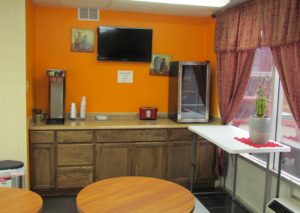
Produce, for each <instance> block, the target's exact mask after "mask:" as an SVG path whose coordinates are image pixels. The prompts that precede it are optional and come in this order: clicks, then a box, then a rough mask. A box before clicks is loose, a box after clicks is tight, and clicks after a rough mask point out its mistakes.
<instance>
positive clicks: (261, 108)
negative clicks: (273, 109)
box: [249, 86, 271, 144]
mask: <svg viewBox="0 0 300 213" xmlns="http://www.w3.org/2000/svg"><path fill="white" fill-rule="evenodd" d="M256 95H257V97H256V101H255V110H256V115H253V116H250V118H249V134H250V139H251V140H252V142H253V143H259V144H263V143H266V142H268V140H269V139H270V134H271V118H270V117H268V116H266V109H267V98H266V96H265V90H264V89H263V88H262V87H261V86H259V87H258V89H257V92H256Z"/></svg>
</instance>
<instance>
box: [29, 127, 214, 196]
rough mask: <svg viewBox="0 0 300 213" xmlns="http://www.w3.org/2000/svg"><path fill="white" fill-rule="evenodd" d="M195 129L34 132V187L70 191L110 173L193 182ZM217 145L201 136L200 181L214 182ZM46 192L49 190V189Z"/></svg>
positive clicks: (31, 161)
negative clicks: (192, 130) (193, 130)
mask: <svg viewBox="0 0 300 213" xmlns="http://www.w3.org/2000/svg"><path fill="white" fill-rule="evenodd" d="M192 140H193V134H192V132H190V131H189V130H187V129H186V128H174V129H103V130H53V131H48V130H47V131H35V130H33V131H30V175H31V188H32V189H33V190H35V191H38V192H39V191H43V192H45V191H47V190H48V191H49V192H52V191H54V192H55V193H56V194H59V192H66V191H68V190H70V191H71V190H79V189H81V188H82V187H84V186H86V185H88V184H90V183H92V182H94V181H97V180H101V179H105V178H110V177H118V176H130V175H133V176H148V177H155V178H162V179H169V180H171V181H174V182H176V183H179V184H181V185H184V186H186V187H188V186H189V185H190V180H191V175H192ZM214 151H215V149H214V145H212V144H211V143H208V142H206V141H205V140H203V139H201V138H200V139H199V140H198V142H197V146H196V174H195V177H196V179H195V182H196V184H198V185H199V184H200V186H201V184H202V183H204V185H203V186H207V183H210V184H213V183H214ZM44 194H47V193H44Z"/></svg>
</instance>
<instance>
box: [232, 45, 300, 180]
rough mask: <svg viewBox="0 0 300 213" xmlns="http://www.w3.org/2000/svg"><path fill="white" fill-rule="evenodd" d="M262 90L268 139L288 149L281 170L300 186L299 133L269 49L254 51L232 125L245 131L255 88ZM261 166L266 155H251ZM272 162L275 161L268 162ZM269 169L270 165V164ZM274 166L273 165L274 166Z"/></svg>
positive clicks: (253, 109)
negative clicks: (269, 126) (269, 127)
mask: <svg viewBox="0 0 300 213" xmlns="http://www.w3.org/2000/svg"><path fill="white" fill-rule="evenodd" d="M259 85H260V86H263V87H264V88H265V90H266V94H265V95H266V97H267V99H268V106H267V114H268V115H269V116H272V121H273V124H272V135H271V139H273V140H276V141H278V142H281V143H284V144H286V145H288V146H290V147H291V149H292V151H291V152H290V153H284V154H283V166H282V170H283V171H285V172H286V173H288V174H290V175H292V176H293V178H294V179H296V180H297V181H298V182H300V130H299V129H298V128H297V125H296V123H295V120H294V118H293V115H292V113H291V111H290V108H289V105H288V103H287V100H286V97H285V96H284V94H283V89H282V87H281V86H280V81H279V77H278V74H277V71H276V67H275V65H274V62H273V59H272V53H271V50H270V49H269V48H259V49H257V50H256V53H255V57H254V62H253V65H252V70H251V75H250V79H249V82H248V85H247V89H246V92H245V95H244V99H243V102H242V104H241V107H240V109H239V112H238V113H237V115H236V116H235V118H234V119H233V120H232V125H234V126H237V127H239V128H242V129H245V130H248V118H249V116H250V115H254V114H255V97H256V89H257V86H259ZM252 155H253V156H254V157H256V158H257V159H258V160H259V161H261V162H266V161H267V154H252ZM271 159H276V158H271ZM270 165H273V163H272V162H271V163H270ZM275 165H277V164H275Z"/></svg>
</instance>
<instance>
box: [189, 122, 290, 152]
mask: <svg viewBox="0 0 300 213" xmlns="http://www.w3.org/2000/svg"><path fill="white" fill-rule="evenodd" d="M188 129H189V130H190V131H192V132H194V133H196V134H198V135H200V136H201V137H203V138H205V139H207V140H208V141H210V142H212V143H214V144H215V145H217V146H218V147H220V148H221V149H223V150H224V151H226V152H228V153H231V154H239V153H270V152H290V151H291V148H290V147H289V146H286V145H284V144H281V143H277V142H275V141H272V142H273V143H276V144H279V145H280V147H260V148H256V147H253V146H249V145H247V144H244V143H242V142H239V141H237V140H236V139H234V138H235V137H238V138H242V137H245V138H248V137H249V133H248V132H247V131H245V130H243V129H240V128H237V127H234V126H231V125H207V126H194V125H190V126H188Z"/></svg>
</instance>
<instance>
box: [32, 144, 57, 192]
mask: <svg viewBox="0 0 300 213" xmlns="http://www.w3.org/2000/svg"><path fill="white" fill-rule="evenodd" d="M30 180H31V181H30V185H31V189H49V188H54V148H53V144H30Z"/></svg>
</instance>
